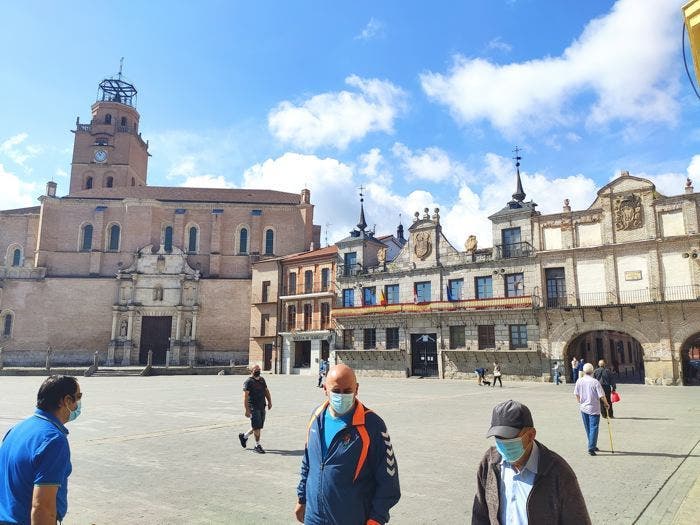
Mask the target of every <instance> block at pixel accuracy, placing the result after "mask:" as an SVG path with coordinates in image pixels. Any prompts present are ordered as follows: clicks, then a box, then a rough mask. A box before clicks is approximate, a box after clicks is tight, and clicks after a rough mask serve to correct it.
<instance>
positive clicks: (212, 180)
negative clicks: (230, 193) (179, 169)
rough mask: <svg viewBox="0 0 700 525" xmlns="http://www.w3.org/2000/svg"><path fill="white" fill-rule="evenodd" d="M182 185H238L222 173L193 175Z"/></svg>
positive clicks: (189, 186)
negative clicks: (217, 174) (216, 174)
mask: <svg viewBox="0 0 700 525" xmlns="http://www.w3.org/2000/svg"><path fill="white" fill-rule="evenodd" d="M180 186H183V187H186V188H235V187H236V185H235V184H233V183H231V182H229V181H227V180H226V179H225V178H224V177H223V176H222V175H219V176H213V175H193V176H189V177H187V178H186V179H185V180H184V182H182V183H181V184H180Z"/></svg>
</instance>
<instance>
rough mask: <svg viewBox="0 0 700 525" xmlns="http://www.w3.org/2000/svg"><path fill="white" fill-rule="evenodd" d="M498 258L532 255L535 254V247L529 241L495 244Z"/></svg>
mask: <svg viewBox="0 0 700 525" xmlns="http://www.w3.org/2000/svg"><path fill="white" fill-rule="evenodd" d="M494 249H495V250H496V252H495V256H496V258H497V259H514V258H516V257H530V256H532V255H534V254H535V249H534V248H533V247H532V244H530V243H529V242H524V241H523V242H514V243H511V244H497V245H496V246H494Z"/></svg>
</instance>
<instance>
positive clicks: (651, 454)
mask: <svg viewBox="0 0 700 525" xmlns="http://www.w3.org/2000/svg"><path fill="white" fill-rule="evenodd" d="M600 452H606V453H610V451H609V450H603V449H601V450H600ZM610 455H611V456H649V457H662V458H679V459H681V458H699V457H700V456H695V455H690V454H668V453H666V452H626V451H624V450H616V451H615V453H614V454H613V453H610Z"/></svg>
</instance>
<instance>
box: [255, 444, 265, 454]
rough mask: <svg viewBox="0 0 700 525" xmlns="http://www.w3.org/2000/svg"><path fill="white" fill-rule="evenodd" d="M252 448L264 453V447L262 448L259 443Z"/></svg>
mask: <svg viewBox="0 0 700 525" xmlns="http://www.w3.org/2000/svg"><path fill="white" fill-rule="evenodd" d="M253 450H254V451H255V452H257V453H258V454H264V453H265V449H264V448H262V447H261V446H260V445H255V448H254V449H253Z"/></svg>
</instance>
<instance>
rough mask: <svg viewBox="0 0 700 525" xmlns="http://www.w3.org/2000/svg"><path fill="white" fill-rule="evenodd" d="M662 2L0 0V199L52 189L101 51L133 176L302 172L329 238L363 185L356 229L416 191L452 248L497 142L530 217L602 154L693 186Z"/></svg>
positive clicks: (354, 210) (681, 86) (168, 179)
mask: <svg viewBox="0 0 700 525" xmlns="http://www.w3.org/2000/svg"><path fill="white" fill-rule="evenodd" d="M682 4H683V1H682V0H619V1H617V2H614V1H603V0H595V1H585V2H582V1H579V0H566V1H561V2H552V1H551V0H483V1H470V2H454V1H450V2H448V1H431V2H427V1H426V2H417V1H416V2H406V1H382V2H376V1H353V2H341V1H338V2H322V1H320V0H317V1H296V2H271V1H255V2H252V1H251V2H233V1H228V2H225V1H207V0H203V1H200V2H196V3H195V2H161V1H149V2H136V1H122V2H119V3H117V4H99V3H95V2H81V1H78V2H63V3H59V2H35V1H34V2H33V1H27V2H21V3H20V2H11V3H6V4H5V5H4V6H3V13H2V18H1V19H0V46H1V48H2V49H3V55H2V60H0V184H1V185H2V188H3V190H2V192H1V193H0V209H8V208H14V207H21V206H28V205H33V204H35V203H36V202H37V201H36V197H37V196H38V195H40V194H41V193H42V192H43V189H44V183H45V182H46V181H47V180H49V179H52V178H53V179H54V180H56V181H57V182H58V183H59V194H64V193H65V192H66V191H67V187H68V176H67V174H68V173H69V172H70V161H71V150H72V140H73V135H72V134H71V133H70V130H71V129H74V124H75V118H76V116H80V117H81V120H82V121H83V122H85V121H88V120H89V115H90V105H91V104H92V103H93V102H94V101H95V98H96V94H97V85H98V83H99V81H100V80H101V79H103V78H105V77H109V76H112V75H114V74H116V72H117V71H118V68H119V59H120V58H121V57H125V58H124V74H125V77H126V78H127V79H128V80H129V81H131V82H133V83H134V85H135V86H136V88H137V89H138V90H139V96H138V105H137V108H138V110H139V112H140V114H141V126H140V128H141V131H142V133H143V137H144V138H145V139H148V140H149V142H150V152H151V154H152V155H153V156H152V158H151V160H150V164H149V184H151V185H158V186H181V185H188V186H203V187H251V188H269V189H278V190H284V191H293V192H298V191H300V190H301V189H302V188H303V187H308V188H310V190H311V196H312V201H313V202H314V203H315V204H316V223H317V224H321V225H322V226H323V230H324V233H323V239H324V240H325V238H326V237H327V238H328V241H330V242H334V241H335V240H338V239H339V238H341V237H343V236H345V235H346V234H347V232H348V231H349V230H350V229H351V228H352V227H353V226H354V224H355V223H356V222H357V217H358V197H357V188H358V187H359V186H360V185H363V186H365V187H366V190H365V191H366V200H365V202H366V215H367V221H368V223H369V224H370V226H374V225H375V224H376V229H377V233H378V234H384V233H391V232H393V231H395V228H396V225H397V223H398V221H399V214H401V215H402V217H403V223H404V225H409V224H410V222H411V218H412V216H413V213H414V212H415V211H418V210H422V209H423V208H424V207H430V208H431V210H432V208H434V207H436V206H437V207H439V208H440V210H441V217H442V223H443V230H444V233H445V234H446V236H447V237H448V239H449V240H450V241H451V242H452V243H453V244H454V245H455V247H457V248H458V249H462V246H463V243H464V240H465V239H466V238H467V236H468V235H470V234H476V235H477V237H478V238H479V244H480V246H488V245H490V244H491V239H490V223H489V222H488V220H487V219H486V217H487V216H488V215H489V214H491V213H493V212H495V211H497V210H498V209H500V208H501V207H503V205H504V204H505V203H506V202H507V201H508V200H509V199H510V194H511V193H512V192H513V191H514V189H515V182H514V168H513V161H512V159H511V157H512V150H513V148H514V147H515V146H516V145H518V146H519V147H520V148H522V150H523V151H522V157H523V160H522V167H521V172H522V174H523V184H524V187H525V191H526V193H527V195H528V197H527V198H528V199H530V198H532V199H533V200H534V201H535V202H537V203H538V204H539V209H540V210H541V211H542V212H543V213H548V212H549V213H551V212H556V211H560V210H561V206H562V202H563V200H564V199H565V198H569V199H570V200H571V204H572V206H573V208H574V209H585V208H587V207H588V206H589V205H590V204H591V203H592V202H593V199H594V196H595V192H596V191H597V189H599V188H600V187H601V186H602V185H604V184H606V183H607V182H609V181H610V180H611V179H612V178H614V177H615V176H617V175H618V174H619V172H620V170H629V172H630V173H631V174H632V175H638V176H641V177H647V178H650V179H651V180H652V181H654V182H655V183H656V185H657V188H658V189H659V190H660V191H661V192H662V193H665V194H668V195H672V194H679V193H682V192H683V183H684V181H685V179H686V177H688V176H690V177H691V178H694V179H695V184H696V187H698V185H700V130H699V129H698V125H697V123H698V122H700V120H699V117H700V100H698V99H697V98H696V96H695V94H694V93H693V91H692V87H691V86H690V84H689V82H688V79H687V77H686V73H685V69H684V65H683V55H682V50H681V29H682V17H681V11H680V7H681V5H682ZM688 59H689V60H690V55H689V54H688ZM690 67H691V68H692V63H691V64H690ZM326 225H328V227H326ZM326 232H327V233H326Z"/></svg>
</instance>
